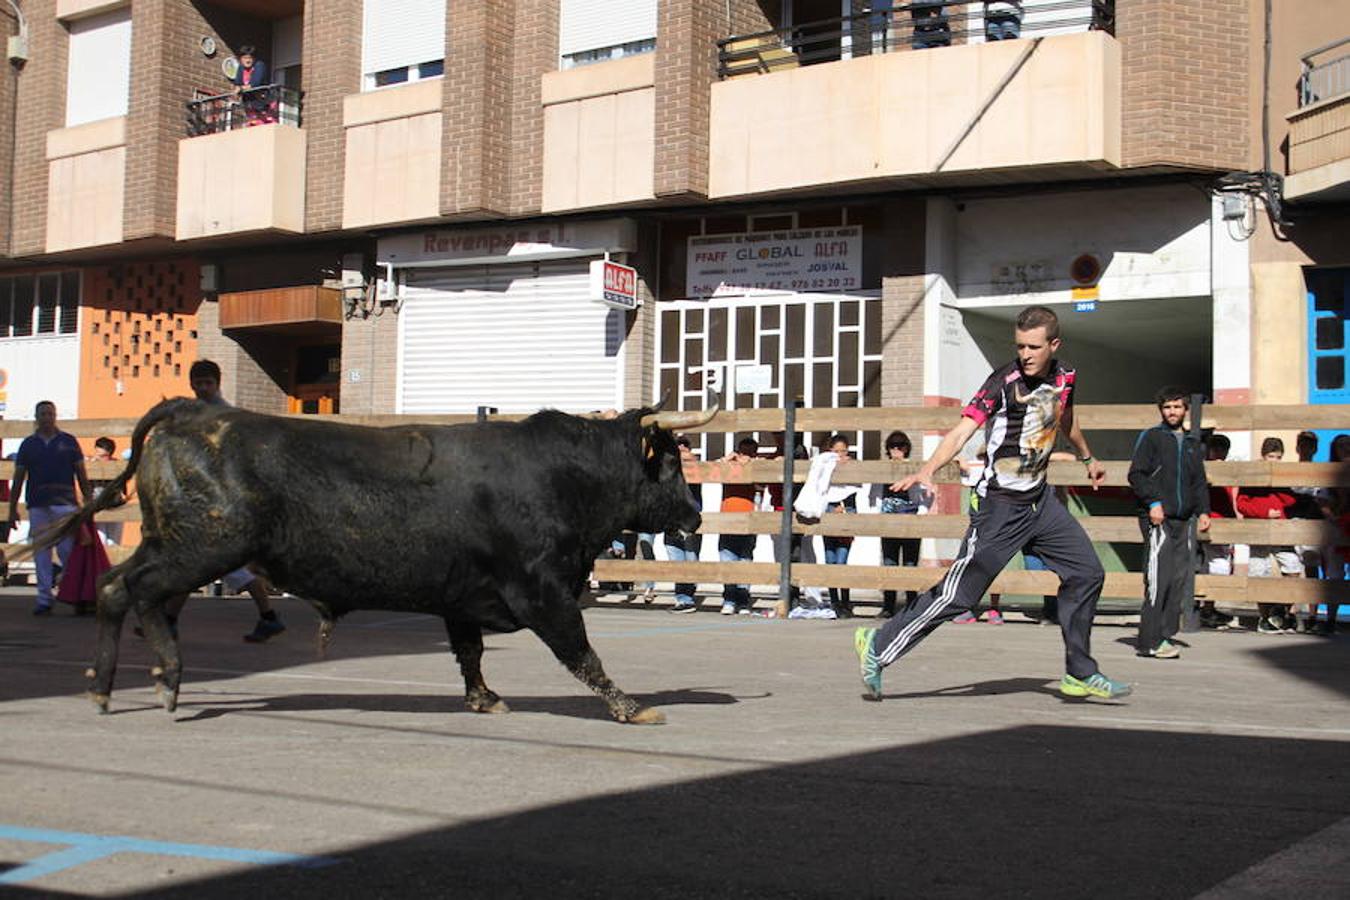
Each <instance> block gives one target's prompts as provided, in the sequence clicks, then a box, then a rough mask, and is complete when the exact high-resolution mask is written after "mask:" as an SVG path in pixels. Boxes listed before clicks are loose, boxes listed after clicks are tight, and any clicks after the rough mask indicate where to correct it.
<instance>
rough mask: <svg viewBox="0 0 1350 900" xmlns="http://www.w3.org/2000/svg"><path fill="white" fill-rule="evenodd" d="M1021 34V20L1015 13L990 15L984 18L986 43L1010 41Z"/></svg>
mask: <svg viewBox="0 0 1350 900" xmlns="http://www.w3.org/2000/svg"><path fill="white" fill-rule="evenodd" d="M1021 34H1022V20H1021V19H1019V18H1018V17H1017V15H1016V14H1015V13H990V14H987V15H985V17H984V39H985V40H986V41H1011V40H1012V39H1013V38H1016V37H1020V36H1021Z"/></svg>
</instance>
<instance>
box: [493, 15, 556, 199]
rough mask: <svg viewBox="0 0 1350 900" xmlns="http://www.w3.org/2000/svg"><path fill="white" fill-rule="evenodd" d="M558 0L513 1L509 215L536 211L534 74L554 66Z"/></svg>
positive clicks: (539, 124)
mask: <svg viewBox="0 0 1350 900" xmlns="http://www.w3.org/2000/svg"><path fill="white" fill-rule="evenodd" d="M558 8H559V0H539V2H536V3H531V4H529V5H525V4H518V10H517V13H516V17H515V19H516V22H515V37H514V47H515V57H514V67H513V74H512V85H513V96H512V97H511V121H510V126H511V139H510V144H509V147H508V150H509V157H508V160H507V165H506V167H505V171H506V178H507V186H508V191H509V194H508V198H509V199H508V208H509V211H510V213H511V214H512V215H517V216H522V215H537V214H538V212H539V208H540V206H542V204H543V190H544V107H543V106H542V105H541V103H540V80H541V79H542V78H543V76H544V73H546V72H552V71H554V70H555V69H557V68H558Z"/></svg>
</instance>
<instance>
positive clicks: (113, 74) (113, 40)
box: [66, 8, 131, 128]
mask: <svg viewBox="0 0 1350 900" xmlns="http://www.w3.org/2000/svg"><path fill="white" fill-rule="evenodd" d="M130 85H131V10H130V9H129V8H124V9H118V10H114V11H113V12H110V13H104V14H103V15H100V16H90V17H89V18H87V19H80V20H79V21H76V22H72V23H70V57H69V60H68V65H67V68H66V127H67V128H69V127H70V126H72V125H83V124H84V123H85V122H96V121H98V120H99V119H109V118H112V117H113V116H125V115H126V114H127V98H128V96H129V89H130Z"/></svg>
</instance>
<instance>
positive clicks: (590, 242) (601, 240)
mask: <svg viewBox="0 0 1350 900" xmlns="http://www.w3.org/2000/svg"><path fill="white" fill-rule="evenodd" d="M635 243H636V240H635V226H634V225H633V222H632V221H631V220H629V219H598V220H587V221H583V222H558V221H545V222H538V223H535V224H531V225H503V226H493V227H490V228H428V229H425V230H422V231H410V232H405V233H403V234H396V235H392V236H389V237H384V238H381V239H380V241H379V246H378V248H377V251H376V255H377V260H378V261H379V263H380V264H381V265H393V266H407V265H426V264H437V265H439V264H444V265H450V266H453V265H477V264H493V263H509V262H513V261H527V260H531V259H546V258H549V257H552V256H577V255H584V254H588V253H594V254H596V255H600V254H601V253H604V252H606V251H608V252H613V253H619V252H628V251H631V250H632V249H633V245H634V244H635Z"/></svg>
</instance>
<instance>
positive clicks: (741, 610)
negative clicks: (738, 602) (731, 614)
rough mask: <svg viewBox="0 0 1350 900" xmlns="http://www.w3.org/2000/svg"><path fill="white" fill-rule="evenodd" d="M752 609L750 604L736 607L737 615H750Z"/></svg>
mask: <svg viewBox="0 0 1350 900" xmlns="http://www.w3.org/2000/svg"><path fill="white" fill-rule="evenodd" d="M750 610H751V607H750V606H749V605H748V604H747V605H745V606H738V607H736V615H738V616H748V615H750Z"/></svg>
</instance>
